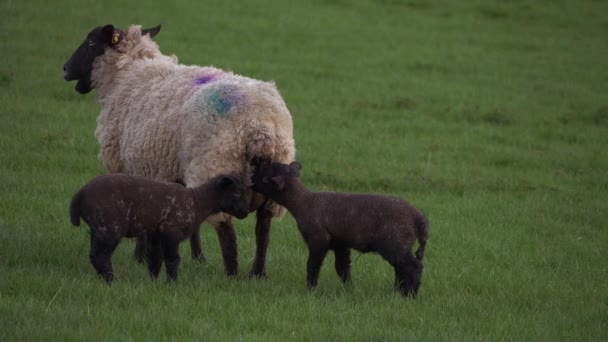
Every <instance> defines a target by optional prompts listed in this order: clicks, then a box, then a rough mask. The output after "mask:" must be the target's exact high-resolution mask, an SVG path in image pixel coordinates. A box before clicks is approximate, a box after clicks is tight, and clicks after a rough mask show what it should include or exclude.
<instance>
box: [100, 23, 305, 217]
mask: <svg viewBox="0 0 608 342" xmlns="http://www.w3.org/2000/svg"><path fill="white" fill-rule="evenodd" d="M91 79H92V82H93V85H94V86H95V87H96V88H97V100H98V102H99V103H100V104H101V105H102V111H101V113H100V115H99V117H98V118H97V129H96V131H95V135H96V137H97V139H98V140H99V143H100V152H99V158H100V159H101V161H102V162H103V164H104V166H105V167H106V168H107V170H108V171H109V172H121V173H128V174H132V175H138V176H143V177H148V178H153V179H156V180H161V181H171V182H175V181H179V182H183V183H184V184H186V186H187V187H195V186H198V185H200V184H203V183H205V182H206V181H207V180H209V179H210V178H212V177H214V176H216V175H219V174H227V173H231V172H236V173H237V174H239V175H240V176H241V177H242V178H243V181H244V182H245V183H246V184H248V182H249V179H248V178H249V177H248V175H249V173H250V171H251V170H250V168H251V166H250V165H249V163H250V161H251V159H252V158H254V157H265V158H270V159H271V160H273V161H277V162H280V163H290V162H292V161H293V160H294V158H295V143H294V139H293V124H292V119H291V114H290V113H289V110H288V109H287V106H286V105H285V103H284V102H283V99H282V98H281V96H280V94H279V92H278V90H277V89H276V87H275V85H274V84H273V83H268V82H262V81H258V80H254V79H251V78H247V77H243V76H239V75H236V74H233V73H231V72H225V71H223V70H220V69H217V68H214V67H199V66H186V65H182V64H178V62H177V57H175V56H174V55H173V56H166V55H163V54H162V53H161V52H160V50H159V48H158V45H157V44H156V43H155V42H154V41H153V40H152V39H151V38H150V37H149V36H148V35H145V36H142V35H141V27H140V26H138V25H133V26H131V27H129V29H128V30H127V31H126V34H125V36H124V38H123V40H121V41H120V42H119V43H118V44H117V45H116V46H115V48H108V49H107V50H106V52H105V53H104V54H103V55H102V56H100V57H98V58H97V59H96V60H95V63H94V65H93V70H92V73H91ZM270 209H271V211H272V212H273V215H274V216H280V215H282V214H283V213H284V209H283V208H282V207H280V206H278V205H276V204H271V205H270ZM220 215H221V214H220ZM222 219H223V217H218V216H213V217H212V218H211V219H210V220H208V221H210V222H211V223H213V222H218V221H221V220H222Z"/></svg>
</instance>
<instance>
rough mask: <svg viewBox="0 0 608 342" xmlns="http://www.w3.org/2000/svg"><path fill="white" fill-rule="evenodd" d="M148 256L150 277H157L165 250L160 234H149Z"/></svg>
mask: <svg viewBox="0 0 608 342" xmlns="http://www.w3.org/2000/svg"><path fill="white" fill-rule="evenodd" d="M147 240H148V241H147V249H146V257H147V262H148V274H149V275H150V278H152V279H153V280H154V279H157V278H158V274H159V273H160V268H161V266H162V264H163V250H162V243H161V239H160V236H158V235H157V234H149V235H148V239H147Z"/></svg>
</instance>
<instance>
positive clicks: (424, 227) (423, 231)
mask: <svg viewBox="0 0 608 342" xmlns="http://www.w3.org/2000/svg"><path fill="white" fill-rule="evenodd" d="M414 221H415V222H414V224H415V226H416V235H417V236H418V243H419V246H418V249H417V250H416V259H418V260H420V261H422V258H424V249H425V248H426V240H428V238H429V222H428V221H427V219H426V217H424V216H423V215H422V214H418V215H417V216H416V218H415V220H414Z"/></svg>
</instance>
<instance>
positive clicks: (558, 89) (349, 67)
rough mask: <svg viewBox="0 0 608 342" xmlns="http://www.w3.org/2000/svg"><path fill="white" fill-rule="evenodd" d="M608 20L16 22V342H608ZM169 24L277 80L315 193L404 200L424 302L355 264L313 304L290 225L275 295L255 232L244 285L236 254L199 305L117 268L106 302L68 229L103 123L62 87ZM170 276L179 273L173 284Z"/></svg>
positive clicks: (213, 5)
mask: <svg viewBox="0 0 608 342" xmlns="http://www.w3.org/2000/svg"><path fill="white" fill-rule="evenodd" d="M605 13H608V6H607V4H606V2H604V1H591V0H588V1H578V2H569V1H537V2H530V1H509V2H505V1H466V2H465V1H459V2H455V1H454V2H453V1H433V2H426V1H418V0H411V1H398V0H385V1H371V0H369V1H356V2H350V1H340V0H334V1H299V2H298V3H294V2H284V1H270V0H268V1H261V2H258V3H255V4H254V3H248V4H244V3H240V2H239V3H238V4H237V3H236V2H234V3H233V2H225V1H205V2H203V1H186V0H178V1H175V2H172V3H169V2H166V3H163V4H160V3H158V4H153V2H143V3H142V2H133V3H132V4H128V3H125V2H124V1H113V0H110V1H102V2H99V1H86V2H83V1H79V2H74V1H72V2H69V1H63V0H59V1H52V2H48V1H14V0H3V1H2V2H0V104H1V106H0V120H1V121H0V339H1V340H3V341H8V340H49V339H52V340H66V339H67V340H74V339H78V340H80V339H83V340H84V339H87V340H89V339H92V340H116V339H133V340H148V339H150V340H167V339H175V340H182V339H186V340H187V339H197V340H200V339H205V340H226V339H228V340H240V339H244V340H285V339H293V340H315V341H318V340H374V341H377V340H431V341H435V340H463V341H468V340H524V341H536V340H538V341H551V340H564V341H567V340H597V341H605V340H607V339H608V333H607V332H608V286H607V285H606V282H607V280H608V270H607V266H606V265H607V263H606V260H608V252H607V246H608V227H607V226H606V224H607V222H608V172H607V171H606V170H608V152H607V150H608V149H607V148H608V97H607V94H608V62H607V61H608V59H607V58H606V56H608V41H607V40H606V37H608V19H606V15H605ZM107 23H113V24H115V25H117V26H119V27H126V26H127V25H129V24H131V23H141V24H143V25H145V26H153V25H156V24H158V23H161V24H163V30H162V31H161V33H160V34H159V35H158V36H157V41H158V43H159V45H160V46H161V49H162V50H163V52H165V53H167V54H172V53H174V54H176V55H178V56H179V58H180V61H181V62H183V63H187V64H201V65H215V66H217V67H221V68H225V69H230V70H233V71H235V72H237V73H240V74H244V75H248V76H251V77H255V78H259V79H264V80H275V81H276V82H277V84H278V86H279V89H280V91H281V93H282V94H283V96H284V98H285V101H286V103H287V104H288V106H289V108H290V110H291V112H292V114H293V117H294V129H295V136H296V143H297V147H298V152H297V158H298V160H299V161H301V162H302V164H303V170H302V178H303V180H304V182H305V183H306V184H308V185H309V186H310V187H311V188H313V189H317V190H322V189H327V190H337V191H359V192H364V191H365V192H377V193H390V194H395V195H399V196H402V197H405V198H407V199H409V200H410V201H411V202H412V203H413V204H414V205H416V206H417V207H419V208H420V209H421V210H422V211H423V212H425V213H426V214H427V216H428V217H429V220H430V222H431V226H430V227H431V231H430V242H429V246H428V249H427V255H426V259H425V272H424V277H423V284H422V287H421V292H420V296H419V297H418V298H417V299H416V300H411V299H404V298H401V297H400V296H398V295H397V294H396V293H394V292H393V291H392V288H391V285H392V280H393V278H392V277H393V272H392V270H391V269H390V267H389V265H388V264H386V263H385V262H384V261H383V260H382V259H381V258H380V257H378V256H375V255H361V256H360V257H359V254H358V253H354V263H353V280H354V284H353V285H352V286H350V287H346V288H344V287H342V286H341V285H340V283H339V281H338V277H337V276H336V275H335V272H334V271H333V256H332V255H330V256H328V258H327V260H326V262H325V266H324V268H323V270H322V273H321V278H320V283H319V287H318V289H317V290H316V291H314V292H312V293H311V292H308V291H307V289H306V287H305V262H306V256H307V251H306V248H305V245H304V243H303V241H302V239H301V238H300V236H299V233H298V232H297V229H296V227H295V223H294V221H293V219H292V218H291V217H290V216H286V217H285V218H284V219H283V220H281V221H278V222H275V223H274V224H273V227H272V234H271V244H270V248H269V257H268V273H269V277H268V279H266V280H249V279H247V278H246V277H245V273H246V272H247V271H248V270H249V268H250V266H251V263H252V261H253V256H254V250H255V243H254V241H255V237H254V231H253V227H252V226H253V223H254V220H253V217H250V218H248V219H246V220H244V221H238V222H236V226H237V232H238V237H239V246H240V248H239V253H240V258H239V261H240V270H241V275H240V276H239V277H237V278H236V279H227V278H226V277H225V276H224V275H223V272H222V263H221V256H220V252H219V246H218V243H217V238H216V236H215V233H214V232H213V231H212V230H211V229H209V228H208V227H207V228H205V229H203V240H204V241H203V243H204V248H205V251H206V255H207V257H208V262H207V263H206V264H196V263H194V262H192V261H190V260H189V247H188V245H187V244H183V245H182V247H181V251H182V258H183V262H182V266H181V268H180V271H181V273H180V280H179V283H178V284H177V285H176V286H167V285H166V284H165V283H164V282H162V281H161V282H157V283H153V282H151V281H149V280H148V279H147V277H146V271H145V268H144V267H142V266H139V265H136V264H135V263H133V262H132V260H131V253H132V250H133V243H132V242H130V241H124V242H123V243H122V244H121V246H120V247H119V248H118V250H117V252H116V254H115V256H114V259H113V260H114V265H115V272H116V274H117V281H116V283H115V285H114V286H112V287H111V288H108V287H106V286H105V285H104V284H103V283H102V282H101V281H99V280H98V279H96V277H95V275H94V271H93V268H92V267H91V265H90V264H89V261H88V256H87V254H88V236H87V232H86V229H83V228H74V227H72V226H70V224H69V221H68V215H67V206H68V203H69V200H70V198H71V195H72V194H73V193H74V191H75V190H76V189H78V188H79V187H80V186H81V185H82V184H84V183H85V182H86V181H88V180H89V179H90V178H92V177H93V176H94V175H97V174H100V173H103V172H104V170H103V168H102V166H101V164H100V162H99V161H98V159H97V152H98V145H97V141H96V140H95V137H94V135H93V132H94V129H95V124H96V123H95V118H96V116H97V114H98V113H99V106H98V105H97V104H96V103H95V101H94V95H88V96H81V95H79V94H77V93H76V92H75V91H74V89H73V87H74V84H73V83H70V84H68V83H66V82H64V81H63V79H62V70H61V67H62V64H63V63H64V62H65V60H66V59H67V58H68V57H69V56H70V54H71V53H72V52H73V50H74V49H75V48H76V46H77V45H78V44H79V43H80V42H81V41H82V39H84V36H85V34H86V33H87V32H88V31H89V30H90V29H92V28H93V27H94V26H97V25H102V24H107ZM162 276H163V277H164V273H163V275H162Z"/></svg>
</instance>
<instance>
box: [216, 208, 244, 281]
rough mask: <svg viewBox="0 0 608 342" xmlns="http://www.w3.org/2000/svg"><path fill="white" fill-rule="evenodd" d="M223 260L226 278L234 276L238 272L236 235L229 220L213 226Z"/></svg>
mask: <svg viewBox="0 0 608 342" xmlns="http://www.w3.org/2000/svg"><path fill="white" fill-rule="evenodd" d="M214 226H215V231H216V233H217V237H218V239H219V240H220V246H221V248H222V257H223V258H224V272H226V275H227V276H235V275H237V273H238V272H239V264H238V250H237V244H236V233H235V231H234V227H233V226H232V222H230V219H228V220H226V221H222V222H218V223H215V224H214Z"/></svg>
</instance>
